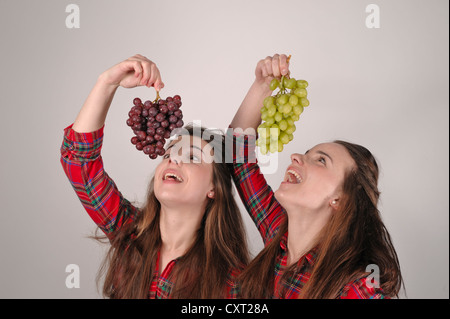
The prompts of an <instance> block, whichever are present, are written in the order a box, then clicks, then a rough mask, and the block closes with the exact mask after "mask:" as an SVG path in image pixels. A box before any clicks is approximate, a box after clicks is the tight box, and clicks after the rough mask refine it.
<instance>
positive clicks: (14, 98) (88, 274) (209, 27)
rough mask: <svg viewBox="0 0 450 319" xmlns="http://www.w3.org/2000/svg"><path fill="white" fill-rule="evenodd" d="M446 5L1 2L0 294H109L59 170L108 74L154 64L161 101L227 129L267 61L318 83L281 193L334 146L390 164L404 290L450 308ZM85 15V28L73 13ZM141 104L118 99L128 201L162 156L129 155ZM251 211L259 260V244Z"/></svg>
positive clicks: (112, 149)
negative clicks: (132, 114) (134, 112)
mask: <svg viewBox="0 0 450 319" xmlns="http://www.w3.org/2000/svg"><path fill="white" fill-rule="evenodd" d="M71 4H74V5H76V6H69V5H71ZM371 4H374V5H376V6H370V5H371ZM448 6H449V3H448V1H446V0H420V1H419V0H415V1H411V0H408V1H406V0H401V1H400V0H397V1H391V0H389V1H388V0H383V1H381V0H373V1H361V0H353V1H350V0H346V1H342V0H341V1H332V0H328V1H324V0H322V1H313V0H309V1H306V0H305V1H299V0H296V1H294V0H292V1H288V0H283V1H266V0H263V1H261V0H258V1H256V0H251V1H250V0H247V1H241V0H239V1H238V0H231V1H211V0H202V1H200V0H190V1H182V0H169V1H144V0H142V1H137V0H134V1H133V0H130V1H111V0H109V1H106V0H96V1H87V0H73V1H61V0H53V1H49V0H42V1H11V0H1V1H0V43H1V59H0V70H1V75H0V81H1V92H2V93H1V95H0V105H1V119H0V121H1V125H0V130H1V137H2V157H1V166H0V172H1V192H0V196H1V223H0V236H1V237H0V245H1V246H0V247H1V248H0V258H1V261H0V297H2V298H101V294H100V293H99V291H98V290H97V287H96V284H95V276H96V273H97V270H98V268H99V266H100V263H101V261H102V259H103V257H104V254H105V252H106V248H107V246H105V245H101V244H99V243H97V242H95V241H94V240H92V239H89V238H88V236H89V235H92V234H93V233H94V231H95V224H94V223H93V222H92V221H91V220H90V218H89V216H88V215H87V213H86V212H85V211H84V209H83V207H82V205H81V203H80V201H79V200H78V198H77V197H76V195H75V193H74V191H73V189H72V187H71V186H70V184H69V182H68V180H67V178H66V176H65V175H64V173H63V170H62V168H61V165H60V162H59V160H60V145H61V142H62V137H63V129H64V128H65V127H67V126H68V125H70V124H71V123H72V122H73V121H74V120H75V117H76V115H77V114H78V112H79V110H80V108H81V106H82V104H83V102H84V100H85V99H86V97H87V95H88V94H89V91H90V90H91V88H92V87H93V85H94V83H95V81H96V79H97V77H98V75H99V74H100V73H101V72H103V71H104V70H106V69H107V68H109V67H111V66H112V65H114V64H116V63H118V62H120V61H122V60H124V59H126V58H128V57H130V56H132V55H134V54H136V53H140V54H142V55H145V56H147V57H148V58H149V59H151V60H153V61H154V62H155V63H156V64H157V65H158V67H159V69H160V71H161V74H162V78H163V80H164V82H165V85H166V86H165V88H164V89H163V90H162V92H161V95H162V96H172V95H174V94H179V95H181V97H182V101H183V106H182V111H183V114H184V120H185V123H188V122H192V121H194V120H196V121H199V120H201V123H202V125H205V126H208V127H216V128H221V129H224V128H226V127H227V126H228V124H229V123H230V121H231V119H232V118H233V115H234V113H235V112H236V110H237V108H238V107H239V105H240V102H241V101H242V99H243V98H244V96H245V94H246V92H247V90H248V88H249V87H250V85H251V83H252V82H253V79H254V70H255V66H256V64H257V62H258V61H259V60H260V59H263V58H265V57H266V56H268V55H273V54H275V53H286V54H291V55H292V58H291V75H292V76H293V77H295V78H297V79H305V80H307V81H308V82H309V83H310V85H309V88H308V93H309V100H310V102H311V105H310V106H309V107H308V108H306V109H305V111H304V113H303V114H302V115H301V117H300V120H299V121H298V122H297V123H296V126H297V130H296V131H295V133H294V140H293V141H292V142H290V143H289V144H288V145H287V146H286V147H285V149H284V151H283V152H282V153H281V154H279V156H278V164H277V165H278V169H277V170H276V172H275V173H272V174H268V175H267V179H268V182H269V184H270V185H272V186H273V187H274V188H275V189H276V188H278V186H279V184H280V182H281V180H282V178H283V174H284V171H285V169H286V167H287V165H288V163H289V155H290V154H292V153H294V152H301V153H303V152H305V151H306V150H307V149H309V148H310V147H312V146H314V145H316V144H318V143H321V142H328V141H332V140H334V139H345V140H348V141H352V142H356V143H359V144H362V145H364V146H366V147H367V148H368V149H369V150H371V151H372V152H373V154H374V155H375V156H376V158H377V159H378V160H379V163H380V166H381V175H380V184H379V188H380V190H381V192H382V194H381V201H380V210H381V213H382V217H383V220H384V222H385V224H386V226H387V228H388V230H389V232H390V234H391V235H392V238H393V242H394V245H395V247H396V250H397V253H398V256H399V259H400V264H401V267H402V271H403V276H404V279H405V285H406V296H405V294H404V292H402V295H401V297H402V298H405V297H408V298H448V297H449V286H448V282H449V279H448V276H449V218H448V217H449V179H448V175H449V156H448V155H449V104H448V103H449V94H448V86H449V80H448V69H449V63H448V61H449V60H448V57H449V56H448V44H449V42H448V36H449V34H448V27H449V16H448V15H449V13H448V9H449V8H448ZM75 7H76V8H78V9H79V12H78V13H79V15H78V17H79V27H76V26H77V25H76V22H77V21H76V19H75V18H74V16H70V15H71V14H75V13H76V12H75V11H73V10H72V9H71V8H75ZM371 8H372V9H371ZM373 8H378V13H379V15H378V17H379V25H378V27H375V28H373V27H371V26H374V25H373V23H374V22H376V20H374V19H375V18H376V17H375V16H373V14H375V13H376V11H377V10H375V11H374V9H373ZM66 9H67V11H68V12H66ZM366 9H368V10H367V11H368V12H367V11H366ZM371 10H372V11H371ZM371 15H372V16H371ZM72 18H73V19H72ZM74 23H75V25H74ZM72 26H75V27H72ZM375 26H376V25H375ZM137 96H138V97H141V98H142V99H151V100H153V99H154V98H155V91H154V89H153V88H137V89H129V90H127V89H123V88H120V89H119V90H118V91H117V93H116V96H115V99H114V101H113V103H112V106H111V109H110V112H109V114H108V118H107V121H106V126H105V139H104V147H103V153H102V154H103V159H104V163H105V169H106V170H107V172H108V173H109V175H110V176H111V177H112V178H113V179H114V181H115V182H116V184H117V185H118V187H119V189H120V190H121V192H122V193H123V194H124V196H126V197H127V198H128V199H130V200H131V201H137V202H142V201H143V200H144V196H145V192H146V189H147V185H148V182H149V180H150V178H151V176H152V173H153V171H154V169H155V167H156V165H157V163H158V162H159V161H160V159H159V160H155V161H152V160H150V159H148V157H146V156H144V154H143V153H142V152H138V151H136V150H135V148H134V146H133V145H132V144H131V143H130V138H131V137H132V131H131V130H130V128H129V127H127V126H126V124H125V121H126V119H127V113H128V111H129V109H130V108H131V106H132V101H133V98H134V97H137ZM239 202H240V201H239ZM240 205H241V204H240ZM240 207H241V209H242V214H243V216H244V218H245V223H246V227H247V231H248V240H249V244H250V247H251V250H252V253H253V254H254V255H255V254H257V253H258V251H259V250H260V249H261V248H262V241H261V239H260V237H259V234H258V232H257V231H256V228H255V226H254V225H253V223H252V222H251V220H250V218H249V217H248V216H247V213H246V212H245V210H244V208H243V206H242V205H241V206H240ZM70 265H76V266H75V267H76V269H78V270H79V273H78V275H79V277H78V278H79V283H80V286H79V288H68V287H67V285H66V280H67V279H70V277H69V276H71V275H74V274H75V272H74V271H73V269H74V268H70V267H71V266H70ZM68 266H69V267H68ZM69 281H70V280H69ZM69 286H70V285H69Z"/></svg>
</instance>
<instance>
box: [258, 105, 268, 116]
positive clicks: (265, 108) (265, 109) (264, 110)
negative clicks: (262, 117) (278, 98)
mask: <svg viewBox="0 0 450 319" xmlns="http://www.w3.org/2000/svg"><path fill="white" fill-rule="evenodd" d="M259 111H260V112H261V114H263V113H264V112H267V107H265V106H263V107H262V108H261V109H260V110H259Z"/></svg>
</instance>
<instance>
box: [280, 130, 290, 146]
mask: <svg viewBox="0 0 450 319" xmlns="http://www.w3.org/2000/svg"><path fill="white" fill-rule="evenodd" d="M280 142H281V143H283V144H287V143H289V135H288V134H286V132H281V134H280Z"/></svg>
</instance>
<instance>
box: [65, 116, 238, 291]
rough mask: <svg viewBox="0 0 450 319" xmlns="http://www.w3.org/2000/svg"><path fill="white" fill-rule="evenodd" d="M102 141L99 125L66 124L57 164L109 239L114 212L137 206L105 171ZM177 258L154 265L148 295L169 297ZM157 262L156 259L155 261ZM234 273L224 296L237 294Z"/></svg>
mask: <svg viewBox="0 0 450 319" xmlns="http://www.w3.org/2000/svg"><path fill="white" fill-rule="evenodd" d="M102 143H103V127H102V128H100V129H99V130H97V131H94V132H90V133H78V132H75V131H74V130H73V129H72V125H70V126H68V127H67V128H66V129H65V130H64V140H63V143H62V146H61V164H62V166H63V169H64V172H65V173H66V175H67V177H68V178H69V181H70V183H71V184H72V187H73V189H74V190H75V193H76V194H77V196H78V198H79V199H80V201H81V204H83V206H84V208H85V210H86V211H87V213H88V214H89V216H90V217H91V218H92V220H93V221H94V222H95V223H96V224H97V226H98V227H99V228H100V229H101V230H102V231H103V232H104V233H105V235H106V236H107V237H108V238H109V239H111V238H112V237H113V236H114V234H115V232H117V231H119V230H120V228H121V226H122V220H117V221H116V219H117V216H121V217H120V218H121V219H123V218H124V217H127V220H128V221H129V222H131V221H132V220H134V219H135V218H136V216H137V215H138V214H139V213H140V210H139V209H138V208H136V207H135V206H133V205H132V204H131V203H130V202H129V201H128V200H127V199H125V198H124V197H123V196H122V194H121V193H120V192H119V190H118V188H117V186H116V184H115V183H114V181H113V180H112V179H111V178H110V177H109V176H108V174H107V173H106V172H105V170H104V168H103V160H102V157H101V155H100V152H101V148H102ZM158 259H159V253H158ZM177 261H178V259H174V260H172V261H171V262H169V263H168V264H167V266H166V268H165V269H164V270H162V271H161V272H160V270H159V269H156V271H155V273H154V275H153V278H152V283H151V286H150V287H149V298H151V299H154V298H156V299H166V298H170V291H171V290H172V287H173V283H172V282H171V281H170V280H168V278H169V275H170V273H171V272H172V270H173V269H174V267H176V264H177ZM158 264H159V260H157V262H156V265H158ZM236 275H237V272H236V271H230V273H229V276H228V280H227V282H226V298H237V293H238V288H237V284H236V281H235V278H236Z"/></svg>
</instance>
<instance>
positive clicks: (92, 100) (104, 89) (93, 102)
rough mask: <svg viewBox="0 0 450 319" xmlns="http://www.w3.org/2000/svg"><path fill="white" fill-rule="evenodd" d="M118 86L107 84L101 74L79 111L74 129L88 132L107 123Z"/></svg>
mask: <svg viewBox="0 0 450 319" xmlns="http://www.w3.org/2000/svg"><path fill="white" fill-rule="evenodd" d="M117 87H118V86H117V85H112V84H107V83H106V82H105V80H104V77H103V75H100V76H99V77H98V79H97V82H96V83H95V86H94V87H93V89H92V90H91V92H90V93H89V95H88V97H87V99H86V101H85V102H84V104H83V107H82V108H81V110H80V112H79V113H78V116H77V118H76V119H75V122H74V124H73V126H72V129H73V130H74V131H76V132H79V133H86V132H93V131H96V130H98V129H99V128H101V127H102V126H103V125H104V124H105V119H106V115H107V113H108V110H109V107H110V105H111V102H112V100H113V98H114V94H115V92H116V90H117Z"/></svg>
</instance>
